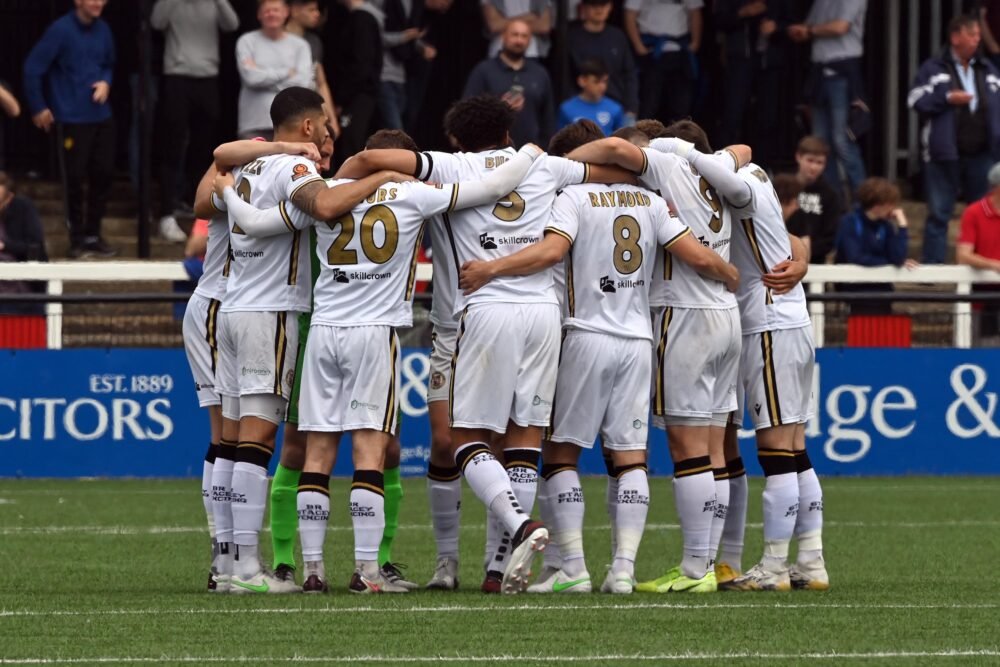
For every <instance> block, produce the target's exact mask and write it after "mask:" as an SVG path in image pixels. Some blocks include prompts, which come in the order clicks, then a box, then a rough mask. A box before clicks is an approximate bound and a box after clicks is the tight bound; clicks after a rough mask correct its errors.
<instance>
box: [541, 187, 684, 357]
mask: <svg viewBox="0 0 1000 667" xmlns="http://www.w3.org/2000/svg"><path fill="white" fill-rule="evenodd" d="M546 231H547V232H550V233H556V234H561V235H562V236H564V237H566V239H568V240H569V241H570V243H572V244H573V245H572V247H571V248H570V251H569V253H568V254H567V256H566V261H565V266H566V295H565V312H566V314H567V315H568V317H567V318H566V319H565V320H564V322H563V326H564V327H566V328H568V329H582V330H584V331H594V332H598V333H605V334H610V335H612V336H620V337H622V338H642V339H645V340H650V341H652V335H651V332H650V328H649V285H650V281H651V279H652V277H653V262H654V257H655V255H656V251H657V249H659V248H669V247H670V246H671V245H673V243H674V242H676V241H677V240H678V239H680V238H681V237H683V236H685V235H686V234H688V233H690V231H691V230H690V229H688V228H687V227H685V226H684V225H683V224H681V223H680V222H679V221H678V220H677V219H676V218H671V217H670V214H669V211H668V209H667V205H666V203H665V202H664V201H663V200H662V199H661V198H659V197H657V196H656V195H655V194H654V193H652V192H649V191H647V190H644V189H642V188H637V187H634V186H631V185H599V184H588V185H574V186H570V187H568V188H566V189H565V190H563V191H562V192H561V193H560V194H559V196H558V197H556V201H555V205H554V206H553V209H552V219H551V220H550V222H549V226H548V227H547V228H546Z"/></svg>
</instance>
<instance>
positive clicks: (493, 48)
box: [482, 0, 552, 58]
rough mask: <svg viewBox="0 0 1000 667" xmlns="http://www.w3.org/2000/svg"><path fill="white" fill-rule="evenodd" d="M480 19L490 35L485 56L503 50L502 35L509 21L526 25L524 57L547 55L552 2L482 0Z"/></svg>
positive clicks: (550, 29) (545, 0)
mask: <svg viewBox="0 0 1000 667" xmlns="http://www.w3.org/2000/svg"><path fill="white" fill-rule="evenodd" d="M482 5H483V20H484V21H485V23H486V30H487V31H488V32H489V34H490V50H489V57H490V58H493V57H495V56H496V55H497V54H499V53H500V51H502V50H503V41H504V39H503V36H504V33H506V31H507V26H508V25H510V24H511V22H513V21H522V22H523V23H524V24H525V25H527V26H528V31H529V32H528V37H529V39H528V45H527V46H526V47H525V52H524V55H525V57H526V58H545V57H546V56H548V55H549V45H550V44H549V33H550V32H552V3H551V2H550V0H482Z"/></svg>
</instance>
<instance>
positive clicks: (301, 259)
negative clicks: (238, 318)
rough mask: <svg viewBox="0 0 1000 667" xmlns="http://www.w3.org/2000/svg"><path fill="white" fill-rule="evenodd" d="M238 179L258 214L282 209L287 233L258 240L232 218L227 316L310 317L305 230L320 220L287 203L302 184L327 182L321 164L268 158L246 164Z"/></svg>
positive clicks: (242, 192)
mask: <svg viewBox="0 0 1000 667" xmlns="http://www.w3.org/2000/svg"><path fill="white" fill-rule="evenodd" d="M234 176H235V177H236V185H235V186H234V189H235V190H236V193H237V194H238V195H239V196H240V198H241V199H242V200H243V201H245V202H248V203H249V204H251V205H252V206H254V207H256V208H259V209H268V208H271V207H273V206H277V207H278V208H279V210H280V211H281V214H282V217H283V218H284V220H285V224H286V225H287V226H288V233H287V234H278V235H277V236H269V237H267V238H255V237H253V236H250V235H249V234H246V233H245V232H243V230H242V229H240V227H239V225H237V224H236V221H235V220H234V219H233V216H232V215H230V216H229V258H228V259H227V261H226V266H225V270H224V273H225V274H226V275H228V280H227V282H226V297H225V300H224V301H223V304H222V308H221V310H222V312H235V311H251V312H268V311H286V310H290V311H298V312H308V311H309V309H310V295H311V288H312V277H311V270H310V266H309V237H308V235H307V234H306V233H304V232H303V230H304V229H307V228H308V227H309V226H310V225H312V224H314V223H315V220H314V219H313V218H311V217H309V216H307V215H305V214H304V213H302V212H301V211H299V210H298V209H297V208H295V207H294V206H291V205H290V204H289V203H288V202H289V201H290V200H291V199H292V197H293V196H294V194H295V192H296V191H297V190H298V189H299V188H301V187H302V186H303V185H307V184H309V183H312V182H314V181H322V180H323V179H322V177H320V175H319V174H318V173H317V172H316V165H315V164H313V163H312V162H310V161H309V160H307V159H306V158H304V157H302V156H299V155H269V156H266V157H262V158H258V159H256V160H253V161H252V162H249V163H247V164H245V165H243V166H242V167H240V168H239V169H237V170H235V171H234ZM213 196H214V195H213ZM213 203H214V204H215V205H216V208H219V209H220V210H222V209H224V208H225V204H224V203H221V202H219V201H218V199H214V200H213Z"/></svg>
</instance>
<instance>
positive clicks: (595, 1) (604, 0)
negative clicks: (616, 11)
mask: <svg viewBox="0 0 1000 667" xmlns="http://www.w3.org/2000/svg"><path fill="white" fill-rule="evenodd" d="M611 2H612V0H581V3H580V4H584V5H601V6H604V5H610V4H611Z"/></svg>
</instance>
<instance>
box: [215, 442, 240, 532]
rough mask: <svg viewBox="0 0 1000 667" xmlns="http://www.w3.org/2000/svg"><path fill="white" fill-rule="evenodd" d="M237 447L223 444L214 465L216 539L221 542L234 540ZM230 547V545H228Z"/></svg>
mask: <svg viewBox="0 0 1000 667" xmlns="http://www.w3.org/2000/svg"><path fill="white" fill-rule="evenodd" d="M231 456H236V447H234V446H230V445H223V446H220V447H219V455H218V456H216V457H215V463H214V464H213V465H212V516H213V517H214V518H215V540H216V542H218V543H219V544H229V543H230V542H232V541H233V507H232V504H231V503H230V494H231V493H232V489H233V465H234V462H233V459H232V458H230V457H231ZM227 548H228V547H227Z"/></svg>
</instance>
